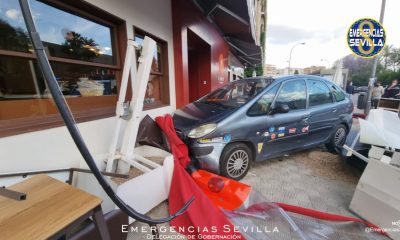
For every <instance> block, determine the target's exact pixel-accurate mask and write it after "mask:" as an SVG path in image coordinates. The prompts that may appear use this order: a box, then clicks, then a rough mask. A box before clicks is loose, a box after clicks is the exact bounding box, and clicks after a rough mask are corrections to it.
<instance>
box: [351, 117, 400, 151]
mask: <svg viewBox="0 0 400 240" xmlns="http://www.w3.org/2000/svg"><path fill="white" fill-rule="evenodd" d="M359 121H360V142H361V143H366V144H371V145H376V146H382V147H387V148H393V149H400V119H399V117H398V116H397V113H395V112H391V111H386V110H382V109H373V110H371V111H370V112H369V114H368V119H367V120H363V119H359Z"/></svg>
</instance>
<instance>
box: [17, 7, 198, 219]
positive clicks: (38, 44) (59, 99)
mask: <svg viewBox="0 0 400 240" xmlns="http://www.w3.org/2000/svg"><path fill="white" fill-rule="evenodd" d="M19 3H20V5H21V11H22V14H23V16H24V19H25V23H26V27H27V29H28V33H29V36H30V38H31V41H32V44H33V47H34V49H35V53H36V56H37V60H38V62H39V66H40V68H41V70H42V73H43V75H44V78H45V80H46V82H47V85H48V88H49V90H50V92H51V95H52V96H53V99H54V102H55V103H56V105H57V108H58V110H59V112H60V114H61V116H62V118H63V120H64V122H65V125H66V126H67V128H68V131H69V133H70V134H71V137H72V138H73V140H74V142H75V145H76V146H77V148H78V149H79V151H80V153H81V154H82V157H83V158H84V159H85V161H86V163H87V165H88V166H89V168H90V170H91V171H92V172H93V175H94V176H95V177H96V179H97V181H98V182H99V184H100V185H101V187H102V188H103V189H104V191H105V192H106V193H107V195H108V196H109V197H110V198H111V200H112V201H113V202H114V203H115V204H116V205H117V206H118V207H119V208H120V209H121V210H122V211H123V212H125V213H126V214H128V215H129V216H130V217H132V218H134V219H136V220H138V221H140V222H144V223H147V224H149V225H155V224H160V223H165V222H169V221H171V220H172V219H174V218H175V217H177V216H179V215H181V214H182V213H184V212H185V211H186V209H187V208H188V207H189V205H190V204H191V203H192V202H193V200H194V197H192V198H191V199H189V201H188V202H187V203H186V204H185V205H184V206H183V207H182V208H181V209H180V210H179V211H177V212H176V213H174V214H172V215H170V216H168V217H166V218H162V219H152V218H150V217H148V216H146V215H144V214H141V213H139V212H136V211H135V210H134V209H133V208H131V207H130V206H129V205H127V204H126V203H125V202H123V201H122V200H121V199H120V198H119V197H118V195H117V194H115V192H114V191H113V190H112V188H111V187H110V185H109V184H108V183H107V181H106V180H105V179H104V177H103V175H101V173H100V171H99V169H98V168H97V166H96V163H95V161H94V159H93V157H92V155H91V154H90V152H89V149H88V148H87V146H86V144H85V142H84V140H83V138H82V136H81V134H80V132H79V129H78V127H77V125H76V122H75V119H74V118H73V116H72V113H71V111H70V110H69V107H68V104H67V103H66V101H65V98H64V95H63V94H62V92H61V90H60V88H59V86H58V83H57V80H56V78H55V76H54V73H53V70H52V69H51V66H50V63H49V60H48V58H47V56H46V53H45V51H44V47H43V44H42V41H41V40H40V36H39V33H38V32H37V31H36V27H35V23H34V22H33V18H32V14H31V10H30V6H29V3H28V0H19ZM132 190H134V189H132Z"/></svg>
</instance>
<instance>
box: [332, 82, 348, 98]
mask: <svg viewBox="0 0 400 240" xmlns="http://www.w3.org/2000/svg"><path fill="white" fill-rule="evenodd" d="M331 90H332V92H333V95H335V98H336V102H340V101H343V100H344V99H345V98H346V95H345V94H344V92H343V91H342V90H340V89H339V88H338V87H336V86H335V85H332V86H331Z"/></svg>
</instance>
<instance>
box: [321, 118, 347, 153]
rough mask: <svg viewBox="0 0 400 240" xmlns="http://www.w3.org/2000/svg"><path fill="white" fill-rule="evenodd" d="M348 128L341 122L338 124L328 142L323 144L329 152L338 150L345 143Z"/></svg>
mask: <svg viewBox="0 0 400 240" xmlns="http://www.w3.org/2000/svg"><path fill="white" fill-rule="evenodd" d="M347 134H348V130H347V127H346V126H345V125H343V124H339V125H338V126H337V127H336V128H335V130H334V131H333V132H332V135H331V138H330V139H329V142H328V143H326V144H325V146H326V148H327V149H328V150H329V151H330V152H338V150H339V149H340V148H341V147H342V146H343V145H344V144H345V143H346V138H347Z"/></svg>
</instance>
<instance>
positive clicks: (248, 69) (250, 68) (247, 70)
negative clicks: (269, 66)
mask: <svg viewBox="0 0 400 240" xmlns="http://www.w3.org/2000/svg"><path fill="white" fill-rule="evenodd" d="M254 69H255V70H256V75H257V76H262V75H263V68H262V66H261V65H260V66H256V67H254V66H247V67H246V68H245V69H244V76H245V77H252V76H253V71H254Z"/></svg>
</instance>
